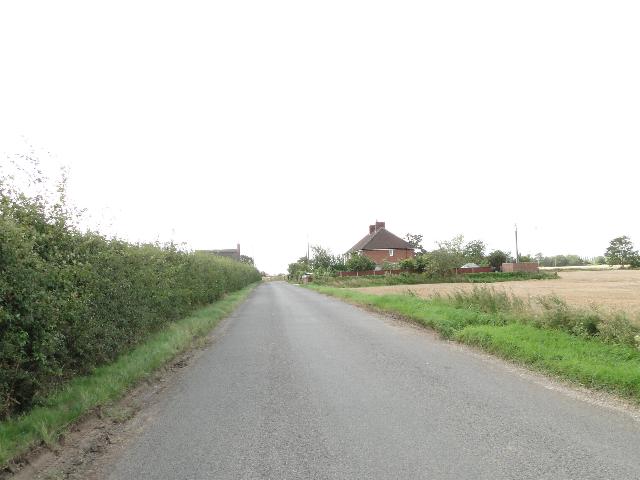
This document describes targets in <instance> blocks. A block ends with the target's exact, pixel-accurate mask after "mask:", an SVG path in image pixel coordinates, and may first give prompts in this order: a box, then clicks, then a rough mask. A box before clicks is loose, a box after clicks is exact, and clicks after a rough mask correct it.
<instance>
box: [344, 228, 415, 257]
mask: <svg viewBox="0 0 640 480" xmlns="http://www.w3.org/2000/svg"><path fill="white" fill-rule="evenodd" d="M386 248H394V249H400V250H402V249H406V250H413V247H412V246H411V244H410V243H409V242H407V241H405V240H403V239H401V238H400V237H396V236H395V235H394V234H393V233H391V232H390V231H389V230H387V229H386V228H380V229H378V230H376V231H375V232H373V233H370V234H369V235H367V236H365V237H364V238H363V239H362V240H360V241H359V242H358V243H356V244H355V245H354V246H353V247H351V248H350V249H349V252H348V253H351V252H359V251H360V250H383V249H386Z"/></svg>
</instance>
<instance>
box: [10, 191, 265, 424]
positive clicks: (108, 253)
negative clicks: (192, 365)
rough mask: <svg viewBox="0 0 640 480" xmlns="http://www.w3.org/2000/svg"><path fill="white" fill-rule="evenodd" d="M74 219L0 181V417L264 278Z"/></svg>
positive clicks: (219, 261) (58, 202)
mask: <svg viewBox="0 0 640 480" xmlns="http://www.w3.org/2000/svg"><path fill="white" fill-rule="evenodd" d="M73 218H74V214H73V212H71V211H69V210H67V209H66V207H65V206H64V201H63V198H60V199H58V200H56V201H55V202H52V201H49V200H47V199H46V197H44V196H27V195H25V194H22V193H20V192H17V191H15V190H13V189H12V187H11V186H10V185H9V181H8V180H7V179H4V180H3V179H0V332H1V337H0V418H2V417H6V416H8V415H9V414H12V413H16V412H20V411H24V410H26V409H28V408H29V407H30V406H32V405H33V404H34V403H37V402H38V401H39V399H40V398H42V396H43V395H44V394H46V393H48V392H50V391H51V390H52V389H53V388H55V387H56V386H58V385H60V384H61V383H63V382H64V381H65V380H67V379H68V378H70V377H72V376H74V375H78V374H83V373H86V372H88V371H90V370H91V369H93V368H94V367H96V366H97V365H100V364H104V363H107V362H110V361H112V360H114V359H115V358H116V357H117V356H118V355H119V354H120V353H122V352H124V351H126V350H127V349H129V348H131V347H132V346H133V345H135V344H137V343H138V342H140V341H141V340H142V339H143V338H145V337H146V336H148V335H149V334H150V333H152V332H154V331H156V330H158V329H159V328H161V327H163V326H164V325H166V324H167V323H168V322H171V321H173V320H176V319H178V318H181V317H183V316H185V315H187V314H188V313H190V312H192V311H193V310H195V309H196V308H198V307H200V306H203V305H205V304H208V303H211V302H214V301H216V300H218V299H220V298H221V297H222V296H223V295H224V294H225V293H227V292H231V291H234V290H238V289H240V288H242V287H244V286H246V285H248V284H249V283H252V282H255V281H258V280H260V274H259V273H258V271H257V270H256V269H255V268H253V267H252V266H250V265H247V264H243V263H240V262H234V261H233V260H229V259H224V258H220V257H215V256H212V255H208V254H199V253H187V252H182V251H179V250H178V249H177V248H176V246H175V245H173V244H169V245H164V246H161V245H155V244H154V245H132V244H129V243H126V242H124V241H120V240H114V239H107V238H105V237H103V236H101V235H99V234H97V233H83V232H80V231H79V230H77V229H76V228H75V227H74V225H73Z"/></svg>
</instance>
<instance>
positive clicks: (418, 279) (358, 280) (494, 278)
mask: <svg viewBox="0 0 640 480" xmlns="http://www.w3.org/2000/svg"><path fill="white" fill-rule="evenodd" d="M557 278H559V277H558V274H557V273H556V272H504V273H503V272H483V273H467V274H464V275H450V276H446V277H442V276H433V275H429V274H426V273H402V274H400V275H377V276H374V275H370V276H365V277H333V276H325V277H323V276H318V277H316V278H314V280H313V283H314V284H317V285H324V286H331V287H342V288H358V287H378V286H386V285H416V284H426V283H496V282H514V281H519V280H551V279H557Z"/></svg>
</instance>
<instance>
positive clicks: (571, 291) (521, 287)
mask: <svg viewBox="0 0 640 480" xmlns="http://www.w3.org/2000/svg"><path fill="white" fill-rule="evenodd" d="M558 276H559V277H560V278H559V279H557V280H525V281H520V282H500V283H491V284H477V283H476V284H472V283H435V284H423V285H392V286H387V287H365V288H358V289H357V290H358V291H362V292H366V293H372V294H375V295H384V294H389V293H402V292H406V291H407V290H411V291H412V292H415V293H416V294H417V295H419V296H421V297H431V296H433V295H435V294H440V295H447V294H449V293H452V292H454V291H456V290H471V289H473V288H474V286H478V285H486V286H489V287H490V288H494V289H496V290H505V291H507V292H510V293H513V294H514V295H517V296H519V297H523V298H529V297H535V296H539V295H551V294H553V295H557V296H559V297H561V298H563V299H565V300H566V301H567V303H569V304H570V305H574V306H579V307H588V306H591V305H597V306H599V307H604V308H608V309H611V310H623V311H626V312H628V313H630V314H632V315H634V316H639V315H640V270H612V271H575V272H559V273H558Z"/></svg>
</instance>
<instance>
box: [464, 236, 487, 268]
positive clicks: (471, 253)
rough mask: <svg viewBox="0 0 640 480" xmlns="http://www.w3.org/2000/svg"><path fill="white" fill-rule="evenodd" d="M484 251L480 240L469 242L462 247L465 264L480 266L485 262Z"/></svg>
mask: <svg viewBox="0 0 640 480" xmlns="http://www.w3.org/2000/svg"><path fill="white" fill-rule="evenodd" d="M486 249H487V246H486V245H485V243H484V242H483V241H482V240H472V241H470V242H469V243H467V244H466V245H465V246H464V248H463V250H462V255H463V257H464V260H465V263H476V264H478V265H482V264H483V263H485V262H486V259H485V250H486Z"/></svg>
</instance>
